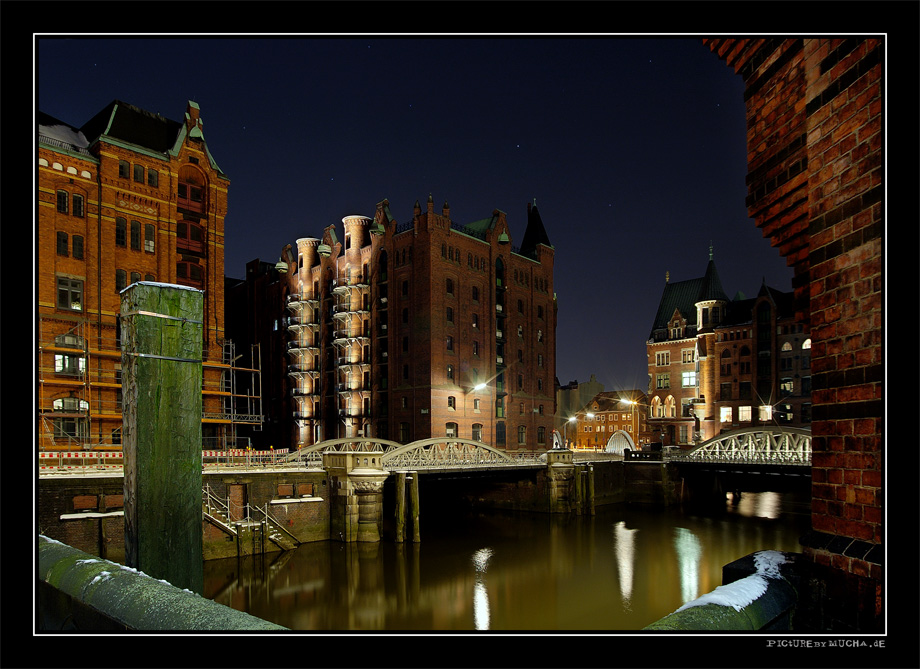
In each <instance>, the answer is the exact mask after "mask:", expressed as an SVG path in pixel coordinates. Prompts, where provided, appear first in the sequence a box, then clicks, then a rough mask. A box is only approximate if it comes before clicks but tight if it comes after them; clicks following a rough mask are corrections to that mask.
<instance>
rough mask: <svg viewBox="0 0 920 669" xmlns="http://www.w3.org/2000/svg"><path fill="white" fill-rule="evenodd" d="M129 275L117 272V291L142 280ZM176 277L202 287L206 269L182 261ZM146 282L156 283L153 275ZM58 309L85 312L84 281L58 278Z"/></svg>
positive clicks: (147, 276)
mask: <svg viewBox="0 0 920 669" xmlns="http://www.w3.org/2000/svg"><path fill="white" fill-rule="evenodd" d="M128 276H129V273H128V272H127V271H126V270H123V269H116V270H115V290H116V292H117V291H121V290H123V289H124V288H126V287H127V286H129V285H130V284H132V283H136V282H138V281H140V280H141V273H140V272H131V273H130V278H131V280H130V281H128ZM176 276H177V277H178V279H179V283H182V284H184V285H190V286H196V287H201V286H202V285H203V283H204V268H203V267H202V266H201V265H199V264H198V263H197V262H195V261H190V260H180V261H178V262H177V263H176ZM143 280H144V281H156V277H154V275H152V274H145V275H144V279H143ZM56 304H57V307H58V308H59V309H67V310H69V311H83V281H81V280H80V279H71V278H67V277H58V278H57V300H56Z"/></svg>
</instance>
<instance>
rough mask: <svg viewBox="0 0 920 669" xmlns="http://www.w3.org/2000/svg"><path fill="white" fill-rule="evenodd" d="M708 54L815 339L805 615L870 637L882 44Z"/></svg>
mask: <svg viewBox="0 0 920 669" xmlns="http://www.w3.org/2000/svg"><path fill="white" fill-rule="evenodd" d="M909 15H910V19H909V20H910V21H913V24H915V23H916V8H915V7H914V8H912V11H911V12H909ZM705 43H706V44H707V45H708V46H709V47H710V49H711V50H712V51H713V52H715V53H716V54H718V56H719V57H720V58H722V59H724V60H725V62H726V63H727V64H728V65H729V66H730V67H732V68H733V69H734V70H735V72H737V73H739V74H740V75H741V76H742V77H743V79H744V82H745V101H746V108H747V128H748V139H747V145H748V176H747V182H748V199H747V205H748V212H749V214H750V215H751V217H752V218H753V219H754V221H755V222H756V224H757V226H758V227H759V228H761V230H762V231H763V234H764V236H765V237H768V238H769V239H770V242H771V244H773V246H776V247H777V248H778V249H779V250H780V252H781V253H782V255H783V256H784V257H785V258H786V259H787V262H788V264H789V265H790V266H792V267H794V268H795V277H794V279H793V288H794V291H795V298H796V304H795V309H796V311H797V313H798V314H799V315H798V316H797V318H796V320H797V321H798V322H806V323H809V325H810V328H811V369H812V393H811V395H812V403H813V406H812V436H813V439H812V449H813V455H812V527H813V532H812V533H811V534H810V535H809V536H808V537H807V538H806V539H805V540H803V544H804V546H805V555H806V557H807V558H808V559H809V560H810V562H811V563H812V566H813V573H814V580H813V581H812V585H813V591H814V596H813V597H812V602H811V607H812V609H811V611H809V612H808V613H809V615H808V617H809V618H810V619H811V620H812V621H813V622H814V625H815V627H816V628H817V629H821V630H834V631H878V630H881V629H882V628H883V626H884V599H883V592H882V586H883V580H882V564H883V557H882V555H883V553H884V541H885V532H884V526H883V511H882V509H883V499H884V496H883V493H882V485H883V474H884V468H883V433H882V415H883V401H882V384H883V378H884V376H883V369H882V238H883V231H884V225H885V223H884V218H883V207H882V204H883V199H884V184H883V172H882V170H883V153H882V147H883V143H884V134H883V126H882V118H883V101H884V97H883V91H882V67H883V62H884V54H885V44H884V39H883V38H882V37H869V38H866V37H822V38H815V39H811V38H808V39H806V38H796V39H783V38H778V37H768V38H745V39H734V38H727V39H725V38H719V39H708V40H705ZM911 55H914V54H911ZM914 62H915V61H914Z"/></svg>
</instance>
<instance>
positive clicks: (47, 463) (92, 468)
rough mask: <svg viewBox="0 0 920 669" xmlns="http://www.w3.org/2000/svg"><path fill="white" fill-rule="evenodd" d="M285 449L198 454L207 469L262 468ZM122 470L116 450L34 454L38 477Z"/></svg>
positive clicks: (279, 457)
mask: <svg viewBox="0 0 920 669" xmlns="http://www.w3.org/2000/svg"><path fill="white" fill-rule="evenodd" d="M287 453H288V449H286V448H279V449H277V450H275V449H270V450H267V451H254V450H249V449H245V448H234V449H228V450H226V451H217V450H207V451H202V452H201V456H202V466H203V467H204V468H207V467H227V466H230V467H241V466H242V467H247V466H248V467H252V466H256V467H265V466H271V465H275V464H280V463H281V461H282V456H284V455H285V454H287ZM123 469H124V454H123V453H122V452H120V451H45V452H41V453H39V454H38V470H39V473H40V474H67V473H71V474H75V473H96V472H99V471H106V470H118V471H121V470H123Z"/></svg>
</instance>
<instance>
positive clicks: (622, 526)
mask: <svg viewBox="0 0 920 669" xmlns="http://www.w3.org/2000/svg"><path fill="white" fill-rule="evenodd" d="M638 531H639V530H630V529H627V527H626V523H624V522H623V521H622V520H621V521H620V522H619V523H617V524H616V525H614V526H613V536H614V539H615V541H616V543H615V549H614V550H615V551H616V555H617V571H619V572H620V597H621V598H622V599H623V607H624V608H625V609H627V610H628V609H629V602H630V599H631V598H632V588H633V564H634V563H635V560H636V532H638Z"/></svg>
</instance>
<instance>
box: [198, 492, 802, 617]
mask: <svg viewBox="0 0 920 669" xmlns="http://www.w3.org/2000/svg"><path fill="white" fill-rule="evenodd" d="M438 513H439V518H438V521H439V522H437V523H429V524H428V525H426V524H425V523H424V517H423V518H422V525H421V536H422V541H421V542H420V543H417V544H411V543H407V544H395V543H393V542H392V541H385V542H382V543H380V544H372V545H366V544H343V543H340V542H335V541H324V542H317V543H310V544H304V545H301V546H299V547H298V548H297V549H296V550H293V551H288V552H285V553H271V554H267V555H259V556H250V557H246V558H240V559H237V558H230V559H225V560H209V561H207V562H205V567H204V577H205V583H204V585H205V592H204V595H205V596H206V597H208V598H210V599H214V600H215V601H218V602H220V603H222V604H225V605H227V606H230V607H233V608H235V609H238V610H240V611H246V612H248V613H250V614H252V615H255V616H258V617H260V618H263V619H266V620H270V621H272V622H275V623H278V624H279V625H283V626H285V627H288V628H290V629H293V630H304V631H307V630H309V631H404V632H422V631H457V630H464V631H473V630H493V631H506V632H516V631H520V632H526V631H614V630H617V631H625V630H639V629H641V628H643V627H644V626H646V625H648V624H649V623H651V622H654V621H655V620H658V619H659V618H662V617H664V616H666V615H667V614H669V613H671V612H673V611H674V610H676V609H677V608H679V607H680V606H681V605H682V604H684V603H685V602H688V601H690V600H692V599H695V598H697V597H699V596H701V595H703V594H705V593H707V592H710V591H712V590H713V589H715V588H716V587H718V586H719V585H721V579H722V567H723V566H724V565H726V564H728V563H729V562H732V561H733V560H736V559H738V558H740V557H743V556H745V555H748V554H750V553H754V552H756V551H760V550H779V551H789V552H801V547H800V546H799V543H798V540H799V537H801V536H802V535H803V534H805V532H807V531H808V529H809V527H810V510H809V501H808V499H801V498H796V497H794V496H792V495H791V494H779V493H757V494H754V493H745V494H744V495H743V496H742V498H741V500H740V501H734V500H731V499H727V500H726V503H725V505H724V507H722V506H721V505H718V506H717V507H716V508H712V507H710V508H708V509H706V510H705V511H694V510H690V509H686V508H684V509H681V508H677V507H674V508H658V507H651V506H635V505H627V504H621V505H612V506H605V507H600V508H598V509H597V513H596V515H594V516H570V517H562V516H558V515H548V514H547V515H544V514H519V513H510V512H509V513H502V512H487V513H486V512H481V513H477V512H464V513H457V514H456V515H455V516H453V517H448V516H444V515H443V514H442V512H441V510H439V512H438Z"/></svg>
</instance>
